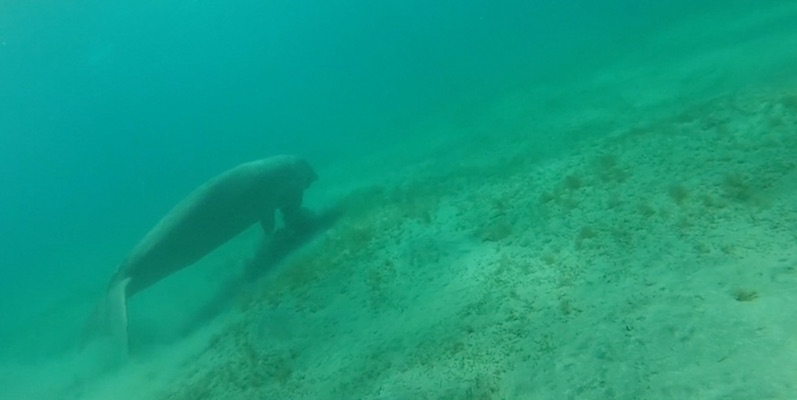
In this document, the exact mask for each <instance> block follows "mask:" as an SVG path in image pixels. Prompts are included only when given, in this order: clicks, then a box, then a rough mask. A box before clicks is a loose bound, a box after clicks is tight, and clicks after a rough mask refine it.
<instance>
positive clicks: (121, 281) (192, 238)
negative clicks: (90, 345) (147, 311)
mask: <svg viewBox="0 0 797 400" xmlns="http://www.w3.org/2000/svg"><path fill="white" fill-rule="evenodd" d="M317 179H318V176H317V175H316V173H315V171H314V170H313V168H312V167H311V166H310V164H309V163H308V162H307V161H306V160H304V159H302V158H300V157H297V156H292V155H281V156H274V157H269V158H264V159H261V160H256V161H252V162H248V163H245V164H242V165H239V166H237V167H235V168H233V169H230V170H228V171H226V172H224V173H222V174H221V175H219V176H217V177H215V178H213V179H211V180H210V181H208V182H206V183H205V184H203V185H202V186H200V187H199V188H197V189H196V190H194V191H193V192H192V193H191V194H189V195H188V196H187V197H186V198H185V199H183V200H182V201H180V202H179V203H178V204H177V205H176V206H175V207H174V208H173V209H172V210H171V211H169V212H168V213H167V214H166V215H165V216H164V217H163V218H162V219H161V220H160V222H158V223H157V224H156V225H155V226H154V227H153V228H152V229H151V230H150V231H149V232H148V233H147V234H146V235H145V236H144V238H143V239H141V241H140V242H139V243H138V244H137V245H136V246H135V247H134V248H133V250H132V251H131V252H130V253H129V254H128V255H127V257H126V258H124V260H123V261H122V262H121V263H120V265H119V267H118V269H117V270H116V273H115V274H114V275H113V277H112V278H111V281H110V284H109V285H108V290H107V293H106V299H105V302H104V307H102V312H103V313H104V314H105V318H106V323H107V324H108V328H109V330H110V334H111V335H112V336H113V337H114V340H118V341H119V342H120V345H121V346H123V347H124V352H125V353H127V348H128V338H127V299H129V298H130V297H132V296H134V295H135V294H136V293H138V292H140V291H142V290H144V289H146V288H148V287H150V286H151V285H153V284H155V283H157V282H158V281H160V280H161V279H163V278H165V277H167V276H169V275H171V274H173V273H175V272H177V271H179V270H181V269H183V268H185V267H188V266H190V265H191V264H193V263H195V262H196V261H198V260H199V259H201V258H202V257H204V256H205V255H207V254H208V253H210V252H211V251H213V250H214V249H216V248H217V247H219V246H221V245H222V244H224V243H225V242H227V241H229V240H230V239H232V238H233V237H235V236H237V235H238V234H240V233H241V232H243V231H244V230H246V229H247V228H249V227H251V226H252V225H254V224H256V223H260V225H261V226H262V228H263V231H264V232H265V233H266V234H270V233H271V232H272V231H273V230H274V219H275V216H274V214H275V211H276V210H279V211H280V213H281V214H282V219H283V221H284V223H285V225H286V227H290V226H292V225H297V226H298V225H301V224H302V223H303V219H304V218H306V217H305V215H306V214H305V210H304V209H303V208H302V207H301V205H302V197H303V194H304V190H305V189H307V188H308V187H309V186H310V184H312V183H313V182H314V181H316V180H317Z"/></svg>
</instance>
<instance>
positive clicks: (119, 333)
mask: <svg viewBox="0 0 797 400" xmlns="http://www.w3.org/2000/svg"><path fill="white" fill-rule="evenodd" d="M128 283H130V278H125V279H122V280H117V281H115V282H114V283H113V284H111V286H110V287H109V288H108V295H107V297H106V299H105V313H106V318H107V324H108V333H110V335H111V339H112V340H113V343H114V346H115V347H117V349H118V351H119V353H120V354H121V355H122V356H127V352H128V350H129V343H128V338H127V284H128Z"/></svg>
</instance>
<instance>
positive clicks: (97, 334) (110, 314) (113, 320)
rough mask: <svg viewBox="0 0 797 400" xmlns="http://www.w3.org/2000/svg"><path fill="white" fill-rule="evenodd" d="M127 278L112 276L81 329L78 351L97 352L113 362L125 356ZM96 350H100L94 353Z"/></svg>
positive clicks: (120, 361) (126, 342)
mask: <svg viewBox="0 0 797 400" xmlns="http://www.w3.org/2000/svg"><path fill="white" fill-rule="evenodd" d="M129 283H130V278H125V279H121V280H117V279H114V280H113V281H112V283H111V285H110V286H109V287H108V291H107V292H106V293H105V297H104V298H103V299H102V301H100V302H99V303H98V304H97V307H96V308H95V309H94V312H93V313H92V315H91V317H90V318H89V320H88V321H87V324H86V326H85V328H84V330H83V335H82V337H81V340H80V351H81V352H83V353H86V352H87V351H90V352H91V354H99V355H101V357H102V358H103V359H105V360H108V361H110V362H112V363H113V364H120V363H122V362H124V361H125V360H126V359H127V356H128V335H127V293H126V291H127V285H128V284H129ZM97 352H99V353H97Z"/></svg>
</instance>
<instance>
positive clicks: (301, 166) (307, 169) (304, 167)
mask: <svg viewBox="0 0 797 400" xmlns="http://www.w3.org/2000/svg"><path fill="white" fill-rule="evenodd" d="M293 168H294V173H295V174H296V179H298V180H299V181H301V183H302V184H303V186H302V187H303V188H304V189H307V188H308V187H309V186H310V185H311V184H312V183H313V182H315V181H317V180H318V174H316V173H315V170H314V169H313V167H312V166H310V163H309V162H307V160H305V159H304V158H301V157H296V158H295V160H294V165H293Z"/></svg>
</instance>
